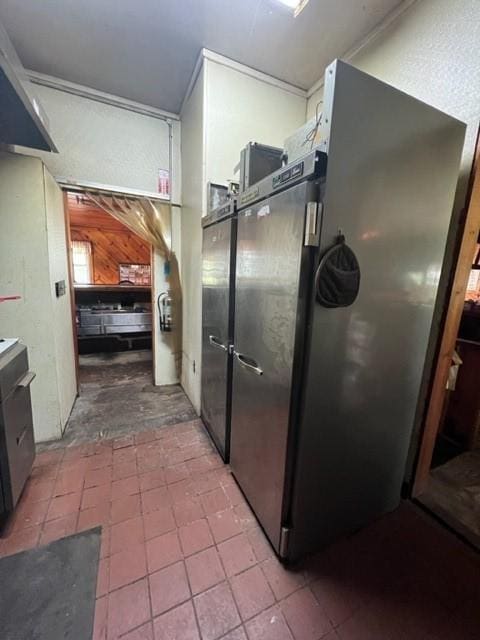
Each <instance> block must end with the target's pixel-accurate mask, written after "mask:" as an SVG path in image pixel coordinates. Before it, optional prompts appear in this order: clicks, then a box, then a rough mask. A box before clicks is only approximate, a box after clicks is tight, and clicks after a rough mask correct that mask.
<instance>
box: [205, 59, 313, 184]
mask: <svg viewBox="0 0 480 640" xmlns="http://www.w3.org/2000/svg"><path fill="white" fill-rule="evenodd" d="M204 64H205V78H206V104H207V110H206V117H205V136H206V154H207V155H206V168H205V172H206V181H207V182H219V183H225V181H226V180H228V179H233V177H234V174H233V169H234V167H235V166H236V165H237V164H238V163H239V161H240V151H241V149H242V148H243V147H244V146H245V145H246V144H248V143H249V142H260V143H263V144H268V145H271V146H274V147H283V143H284V141H285V138H287V137H288V136H290V135H291V134H292V133H293V132H294V131H295V129H297V127H300V126H301V125H302V124H303V121H304V118H305V106H306V100H305V98H303V97H302V96H298V95H296V94H294V93H291V92H290V91H287V90H285V89H280V88H279V87H276V86H274V85H271V84H267V83H265V82H262V81H261V80H258V79H257V78H253V77H251V76H248V75H246V74H245V73H241V72H240V71H236V70H234V69H231V68H229V67H226V66H224V65H223V64H218V63H217V62H214V61H213V60H205V63H204ZM225 96H228V105H227V104H226V101H225ZM238 177H239V176H238V174H237V179H238Z"/></svg>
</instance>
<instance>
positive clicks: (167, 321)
mask: <svg viewBox="0 0 480 640" xmlns="http://www.w3.org/2000/svg"><path fill="white" fill-rule="evenodd" d="M157 305H158V314H159V317H160V331H171V330H172V298H171V296H170V292H169V291H164V292H163V293H161V294H160V295H159V296H158V298H157Z"/></svg>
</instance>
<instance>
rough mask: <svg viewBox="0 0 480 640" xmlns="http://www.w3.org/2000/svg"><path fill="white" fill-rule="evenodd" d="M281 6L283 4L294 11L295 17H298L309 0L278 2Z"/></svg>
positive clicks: (280, 0) (281, 0)
mask: <svg viewBox="0 0 480 640" xmlns="http://www.w3.org/2000/svg"><path fill="white" fill-rule="evenodd" d="M276 2H278V3H279V4H282V5H283V6H284V7H288V8H289V9H291V10H292V11H293V15H294V16H298V14H299V13H300V11H302V9H304V8H305V5H306V4H307V2H308V0H276Z"/></svg>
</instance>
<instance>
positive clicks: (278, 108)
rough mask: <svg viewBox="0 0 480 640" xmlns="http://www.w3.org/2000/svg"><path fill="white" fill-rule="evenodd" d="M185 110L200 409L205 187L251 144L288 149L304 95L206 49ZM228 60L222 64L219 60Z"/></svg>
mask: <svg viewBox="0 0 480 640" xmlns="http://www.w3.org/2000/svg"><path fill="white" fill-rule="evenodd" d="M206 56H207V57H206V58H205V59H204V60H203V65H202V68H201V71H200V74H199V76H198V78H197V81H196V83H195V86H194V88H193V91H192V93H191V95H190V96H189V98H188V99H187V100H186V102H185V104H184V107H183V110H182V203H183V207H182V284H183V307H184V313H183V318H184V320H183V367H182V385H183V387H184V389H185V391H186V393H187V395H188V396H189V398H190V400H191V401H192V404H193V406H194V407H195V409H196V411H197V412H198V413H199V412H200V391H201V389H200V378H201V355H202V354H201V351H202V350H201V333H202V332H201V315H202V296H201V293H202V291H201V267H202V263H201V252H202V228H201V217H202V215H205V214H206V213H207V211H206V184H207V182H220V183H225V182H226V181H227V180H228V179H229V178H233V175H234V174H233V168H234V166H235V165H236V164H238V161H239V159H240V151H241V149H242V148H243V147H244V146H245V145H246V144H247V143H248V142H250V141H255V142H261V143H264V144H269V145H273V146H279V147H283V143H284V140H285V138H286V137H287V136H289V135H290V134H291V133H292V132H293V131H294V130H295V129H296V128H297V127H299V126H300V125H301V124H302V123H303V121H304V118H305V109H306V97H305V96H303V95H299V92H298V90H297V89H295V88H293V87H292V88H291V90H289V88H287V87H286V86H285V85H282V86H278V85H276V84H275V81H274V80H273V79H272V78H267V77H265V76H262V74H256V73H255V72H254V71H253V70H251V69H247V68H245V67H242V66H241V65H237V64H235V63H234V64H233V65H232V64H231V62H230V61H229V60H227V59H223V58H222V57H221V56H216V55H215V56H214V57H215V60H213V59H210V58H209V57H208V56H209V52H206ZM222 60H223V62H222Z"/></svg>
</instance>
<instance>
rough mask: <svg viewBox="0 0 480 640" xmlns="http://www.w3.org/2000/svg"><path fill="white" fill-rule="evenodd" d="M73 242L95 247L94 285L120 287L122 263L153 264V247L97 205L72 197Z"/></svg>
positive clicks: (69, 206)
mask: <svg viewBox="0 0 480 640" xmlns="http://www.w3.org/2000/svg"><path fill="white" fill-rule="evenodd" d="M68 211H69V216H70V229H71V237H72V240H84V241H87V242H90V243H91V245H92V258H93V277H94V283H93V284H118V282H119V265H120V264H121V263H134V264H150V245H149V244H148V243H147V242H145V241H144V240H142V239H141V238H139V237H138V236H137V235H136V234H134V233H132V232H131V231H130V230H129V229H127V227H125V226H124V225H123V224H122V223H121V222H118V221H117V220H115V218H112V216H110V215H109V214H108V213H106V212H105V211H103V210H102V209H99V208H97V207H96V206H95V205H94V204H93V203H91V202H89V201H87V200H84V199H82V198H81V197H77V196H76V195H75V194H68Z"/></svg>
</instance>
